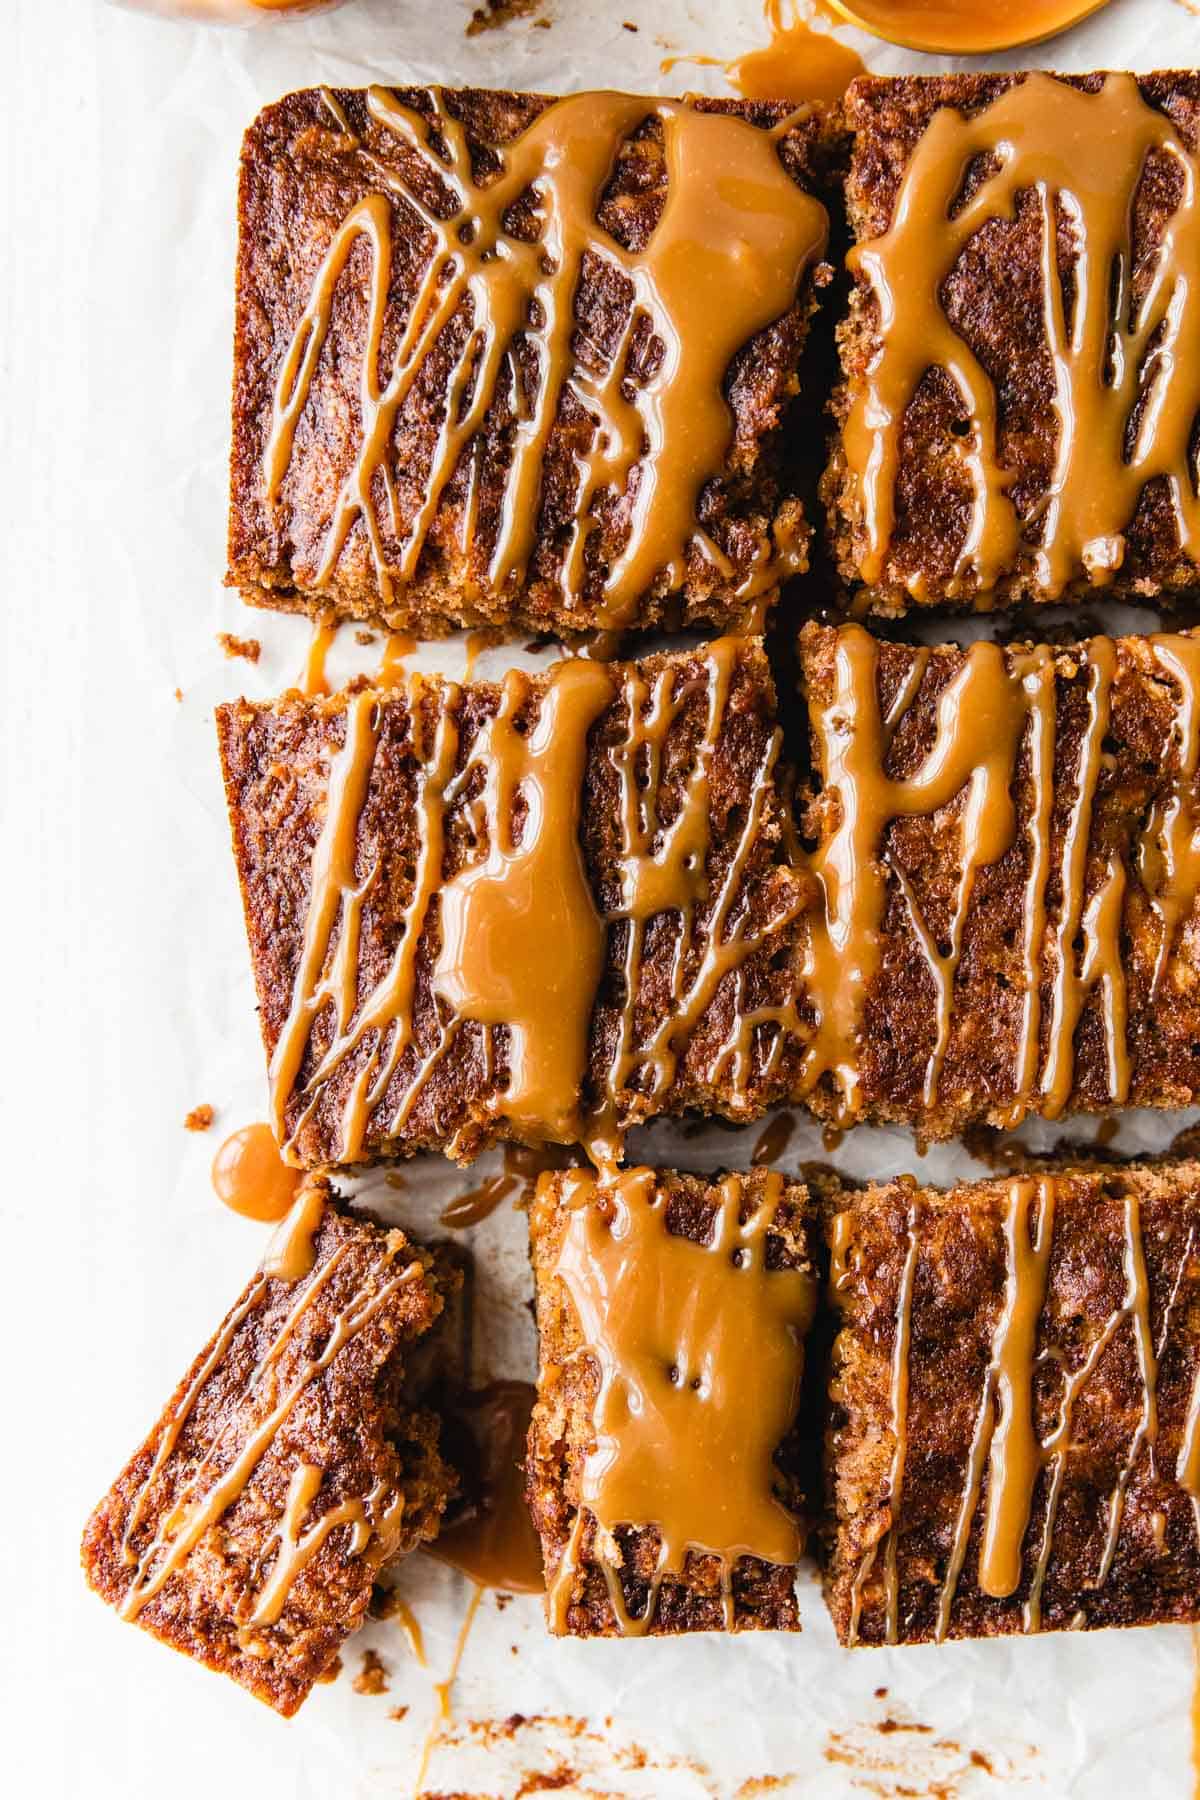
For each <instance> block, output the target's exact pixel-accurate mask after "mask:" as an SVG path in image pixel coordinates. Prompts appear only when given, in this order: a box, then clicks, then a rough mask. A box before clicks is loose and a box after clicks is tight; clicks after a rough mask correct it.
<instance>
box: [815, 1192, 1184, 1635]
mask: <svg viewBox="0 0 1200 1800" xmlns="http://www.w3.org/2000/svg"><path fill="white" fill-rule="evenodd" d="M1011 1185H1012V1184H1011V1183H1010V1182H1008V1181H998V1180H994V1181H985V1182H980V1183H978V1184H975V1185H966V1186H961V1187H957V1188H954V1189H953V1190H952V1191H950V1192H949V1193H941V1192H938V1191H936V1190H934V1189H929V1188H918V1187H917V1186H916V1184H915V1182H912V1181H911V1179H910V1178H904V1179H902V1180H900V1181H897V1182H893V1183H891V1184H889V1185H886V1186H881V1187H871V1188H868V1189H866V1190H863V1191H862V1192H860V1193H856V1194H848V1193H845V1192H843V1193H842V1194H840V1195H837V1194H835V1195H834V1196H833V1197H832V1206H831V1211H832V1212H834V1213H840V1214H841V1219H840V1221H839V1223H838V1224H836V1225H834V1224H833V1223H832V1220H831V1231H830V1236H831V1239H832V1241H833V1245H834V1269H835V1276H838V1277H839V1279H838V1280H837V1287H836V1290H835V1293H834V1299H835V1302H836V1303H837V1304H838V1305H839V1307H840V1331H839V1334H838V1336H837V1338H836V1341H835V1345H834V1350H833V1360H832V1371H831V1379H830V1389H829V1408H828V1416H827V1431H826V1490H827V1491H826V1502H827V1514H826V1519H827V1523H826V1526H825V1531H824V1541H823V1550H824V1557H825V1585H826V1595H827V1599H828V1602H829V1607H830V1611H831V1612H832V1614H833V1619H834V1624H835V1625H836V1627H837V1632H838V1636H839V1638H840V1640H841V1642H842V1643H843V1644H846V1643H848V1642H850V1641H851V1640H852V1639H854V1638H856V1640H857V1641H858V1642H860V1643H864V1644H878V1643H881V1642H884V1641H886V1640H887V1638H888V1631H887V1623H886V1618H887V1588H888V1581H887V1567H888V1561H889V1557H890V1555H891V1553H892V1552H893V1551H894V1554H895V1571H896V1579H895V1588H894V1601H895V1619H896V1630H895V1634H894V1635H895V1639H896V1641H899V1642H901V1643H917V1642H923V1641H927V1640H929V1639H931V1638H935V1637H937V1636H938V1635H939V1628H938V1621H939V1605H940V1603H941V1601H942V1597H943V1590H944V1584H945V1583H946V1580H947V1572H948V1569H949V1568H950V1565H951V1556H952V1547H953V1546H954V1544H955V1542H956V1539H957V1537H958V1520H959V1509H960V1506H961V1503H962V1496H963V1493H964V1491H965V1490H966V1487H967V1483H968V1479H969V1464H970V1452H971V1446H972V1442H973V1437H974V1434H975V1432H976V1431H977V1429H978V1424H979V1417H980V1403H981V1398H982V1395H983V1392H984V1385H985V1382H986V1380H987V1376H988V1369H989V1362H990V1359H991V1358H992V1356H993V1345H994V1341H995V1337H996V1333H997V1329H998V1322H999V1320H1000V1316H1001V1313H1002V1311H1003V1309H1004V1304H1005V1292H1006V1271H1007V1270H1008V1269H1009V1267H1010V1258H1009V1256H1008V1252H1007V1249H1006V1236H1005V1227H1006V1215H1007V1209H1008V1207H1009V1206H1010V1205H1011V1199H1010V1189H1011ZM1057 1189H1058V1191H1057V1196H1056V1201H1055V1206H1054V1214H1053V1221H1054V1224H1053V1234H1052V1237H1051V1240H1050V1253H1049V1262H1048V1268H1047V1273H1046V1283H1045V1293H1044V1300H1043V1302H1042V1304H1041V1306H1040V1308H1039V1310H1038V1314H1037V1326H1036V1336H1035V1340H1034V1353H1035V1356H1036V1363H1035V1364H1034V1367H1033V1375H1032V1386H1031V1389H1030V1392H1031V1395H1032V1400H1031V1407H1030V1410H1031V1415H1032V1420H1033V1424H1034V1427H1035V1430H1036V1433H1037V1437H1038V1439H1039V1440H1040V1441H1041V1442H1042V1443H1043V1444H1045V1443H1047V1442H1048V1441H1049V1440H1050V1439H1051V1436H1052V1433H1053V1432H1054V1430H1055V1427H1056V1424H1057V1423H1058V1421H1059V1419H1060V1415H1061V1407H1062V1402H1063V1394H1064V1387H1065V1384H1066V1383H1067V1382H1068V1381H1069V1380H1070V1379H1071V1378H1072V1376H1074V1375H1075V1374H1077V1372H1078V1371H1079V1370H1080V1368H1081V1366H1082V1364H1083V1363H1084V1361H1085V1359H1086V1357H1087V1356H1088V1353H1089V1351H1092V1350H1094V1348H1095V1346H1096V1345H1097V1343H1098V1341H1099V1340H1100V1338H1101V1335H1102V1333H1104V1331H1105V1328H1106V1326H1110V1324H1111V1321H1112V1320H1113V1319H1114V1317H1115V1316H1117V1315H1118V1314H1119V1312H1120V1309H1121V1308H1122V1306H1123V1305H1125V1304H1126V1302H1127V1301H1128V1299H1129V1296H1130V1292H1131V1263H1135V1262H1136V1256H1134V1257H1131V1244H1132V1248H1133V1249H1134V1251H1135V1252H1136V1249H1137V1247H1138V1246H1140V1251H1141V1254H1142V1256H1143V1258H1144V1278H1145V1285H1144V1289H1143V1291H1144V1294H1145V1295H1146V1297H1147V1301H1148V1311H1147V1318H1148V1327H1149V1329H1148V1339H1149V1343H1150V1345H1151V1356H1150V1362H1151V1364H1153V1363H1155V1362H1156V1364H1157V1367H1156V1369H1152V1378H1151V1383H1150V1388H1151V1391H1152V1394H1153V1398H1154V1408H1153V1409H1152V1410H1151V1415H1150V1416H1152V1418H1153V1421H1154V1423H1153V1424H1152V1426H1151V1428H1150V1430H1149V1431H1147V1430H1146V1426H1145V1421H1146V1418H1147V1411H1148V1409H1147V1405H1146V1401H1147V1383H1146V1381H1145V1379H1144V1377H1143V1372H1142V1369H1141V1368H1140V1367H1139V1356H1138V1343H1137V1333H1136V1330H1135V1324H1134V1321H1133V1320H1132V1319H1131V1318H1129V1317H1128V1316H1127V1317H1125V1318H1124V1319H1123V1320H1122V1322H1120V1323H1119V1325H1118V1326H1117V1328H1116V1329H1115V1330H1112V1332H1111V1336H1110V1340H1109V1342H1108V1344H1107V1347H1106V1348H1104V1349H1103V1350H1102V1352H1101V1354H1100V1355H1099V1357H1098V1358H1097V1359H1096V1361H1095V1364H1094V1367H1093V1369H1092V1371H1091V1373H1090V1375H1089V1376H1088V1378H1087V1379H1086V1380H1084V1381H1083V1382H1082V1384H1081V1385H1080V1386H1079V1388H1078V1392H1077V1394H1076V1396H1075V1399H1074V1404H1073V1409H1072V1412H1071V1416H1070V1428H1069V1430H1068V1432H1067V1433H1066V1434H1065V1445H1066V1448H1065V1455H1064V1458H1063V1462H1062V1467H1061V1474H1060V1486H1059V1490H1058V1493H1057V1498H1056V1500H1055V1502H1054V1517H1053V1530H1052V1535H1051V1539H1050V1549H1049V1553H1048V1557H1047V1560H1046V1562H1045V1576H1044V1583H1043V1585H1042V1588H1041V1592H1040V1607H1039V1608H1038V1609H1037V1610H1036V1611H1035V1612H1034V1614H1033V1616H1032V1617H1030V1614H1029V1608H1030V1606H1031V1600H1032V1597H1033V1596H1034V1595H1035V1593H1036V1589H1035V1570H1036V1567H1037V1563H1038V1560H1039V1557H1040V1555H1041V1554H1042V1552H1043V1547H1044V1543H1045V1538H1046V1521H1047V1513H1048V1507H1049V1505H1050V1501H1051V1493H1052V1487H1053V1483H1054V1474H1055V1469H1054V1463H1053V1460H1052V1459H1047V1460H1046V1462H1045V1463H1044V1465H1043V1466H1042V1468H1041V1469H1040V1472H1039V1474H1038V1477H1037V1479H1036V1481H1035V1483H1034V1485H1033V1490H1032V1504H1031V1506H1030V1509H1029V1516H1028V1526H1027V1529H1026V1530H1025V1532H1024V1536H1023V1540H1022V1542H1021V1549H1020V1579H1019V1582H1018V1584H1017V1586H1016V1588H1015V1589H1014V1591H1013V1592H1012V1593H1011V1594H1010V1595H1008V1596H1007V1597H1003V1598H996V1597H992V1596H991V1595H989V1594H987V1593H985V1592H983V1591H981V1588H980V1584H979V1568H980V1555H981V1542H982V1536H983V1521H984V1516H985V1512H986V1509H987V1504H988V1487H989V1479H990V1477H989V1471H988V1466H987V1464H986V1462H985V1464H984V1471H983V1475H982V1482H981V1493H980V1498H979V1504H978V1505H977V1507H976V1509H975V1511H974V1514H973V1516H972V1522H971V1528H970V1532H969V1536H968V1537H967V1540H966V1548H965V1556H964V1558H963V1561H962V1565H961V1571H960V1573H959V1576H958V1580H957V1584H956V1586H955V1588H954V1597H953V1602H952V1605H951V1606H950V1609H949V1613H948V1618H947V1619H946V1621H945V1626H944V1629H943V1632H942V1634H941V1635H946V1636H950V1637H982V1636H996V1635H1001V1634H1008V1633H1016V1632H1021V1631H1022V1630H1028V1629H1042V1630H1058V1629H1068V1628H1070V1629H1080V1628H1087V1629H1090V1628H1095V1627H1099V1626H1106V1625H1148V1624H1152V1623H1156V1622H1167V1621H1177V1622H1178V1621H1184V1620H1194V1619H1196V1618H1197V1617H1198V1616H1200V1549H1198V1542H1197V1515H1196V1510H1195V1501H1194V1498H1193V1495H1192V1492H1191V1491H1190V1490H1189V1489H1188V1488H1186V1487H1185V1485H1184V1482H1183V1481H1182V1480H1181V1477H1180V1470H1179V1465H1180V1463H1181V1460H1185V1455H1184V1444H1185V1438H1186V1435H1187V1423H1188V1416H1189V1409H1190V1408H1191V1406H1192V1399H1193V1392H1194V1384H1195V1379H1196V1374H1197V1369H1198V1367H1200V1254H1198V1251H1200V1164H1196V1163H1181V1164H1178V1165H1175V1166H1170V1165H1164V1166H1158V1167H1153V1168H1150V1167H1136V1166H1133V1167H1127V1168H1122V1169H1115V1168H1105V1167H1095V1168H1092V1169H1074V1170H1068V1171H1065V1172H1063V1173H1062V1174H1060V1175H1059V1176H1058V1178H1057ZM1131 1197H1132V1201H1131ZM1131 1218H1132V1219H1133V1221H1134V1225H1135V1230H1134V1232H1133V1233H1132V1237H1131V1234H1130V1231H1129V1221H1130V1219H1131ZM914 1222H915V1236H916V1244H917V1249H916V1259H915V1267H914V1268H913V1270H912V1273H911V1290H910V1291H911V1307H910V1310H909V1313H908V1329H909V1353H908V1357H907V1372H908V1386H907V1419H906V1437H907V1454H906V1456H905V1459H904V1465H903V1474H902V1482H901V1489H900V1504H899V1533H898V1535H896V1536H894V1537H892V1538H891V1539H889V1528H890V1527H891V1525H892V1523H893V1520H894V1518H895V1515H896V1509H895V1507H894V1506H893V1505H892V1504H891V1498H890V1496H891V1494H892V1482H893V1468H894V1464H893V1453H894V1449H895V1444H896V1431H895V1413H894V1406H893V1393H894V1388H893V1364H894V1357H895V1351H896V1338H897V1324H898V1321H899V1320H901V1319H903V1317H904V1304H903V1297H902V1289H903V1286H904V1271H905V1265H906V1262H907V1259H908V1252H909V1245H910V1242H911V1239H910V1231H912V1230H913V1228H914ZM1139 1430H1140V1431H1141V1436H1140V1437H1139ZM1192 1479H1193V1480H1194V1474H1193V1477H1192ZM1114 1495H1123V1499H1122V1500H1121V1501H1120V1504H1121V1511H1120V1515H1119V1518H1120V1524H1119V1531H1118V1534H1117V1538H1116V1544H1115V1549H1114V1550H1113V1551H1112V1552H1111V1563H1110V1566H1109V1567H1108V1570H1107V1573H1106V1574H1105V1575H1104V1578H1103V1579H1100V1578H1099V1577H1100V1574H1101V1572H1102V1570H1103V1569H1104V1563H1105V1552H1106V1543H1107V1540H1108V1536H1109V1529H1110V1525H1111V1521H1112V1517H1113V1512H1112V1508H1113V1504H1114ZM872 1552H874V1554H872ZM864 1567H865V1569H866V1573H865V1575H863V1576H862V1577H861V1582H860V1592H859V1601H858V1607H857V1629H855V1624H854V1617H855V1612H856V1602H855V1586H856V1576H859V1574H860V1571H862V1570H863V1569H864Z"/></svg>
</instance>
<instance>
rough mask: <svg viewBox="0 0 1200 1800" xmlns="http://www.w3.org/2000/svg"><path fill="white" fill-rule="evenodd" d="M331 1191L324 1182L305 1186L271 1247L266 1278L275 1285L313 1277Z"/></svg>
mask: <svg viewBox="0 0 1200 1800" xmlns="http://www.w3.org/2000/svg"><path fill="white" fill-rule="evenodd" d="M328 1200H329V1187H328V1185H327V1183H326V1182H325V1181H324V1180H322V1179H321V1178H319V1177H318V1178H316V1179H314V1180H312V1181H308V1182H304V1183H303V1184H302V1185H301V1187H300V1189H299V1191H298V1192H297V1194H296V1198H295V1200H294V1201H293V1202H292V1207H291V1211H290V1212H289V1213H288V1214H287V1216H286V1218H284V1219H282V1220H281V1221H280V1224H279V1226H278V1228H277V1230H276V1232H275V1234H274V1236H273V1237H272V1239H271V1241H270V1243H269V1244H268V1245H267V1254H266V1255H265V1256H264V1258H263V1265H262V1268H263V1274H264V1275H269V1276H271V1277H272V1279H273V1280H275V1281H302V1280H303V1279H304V1277H305V1276H306V1275H310V1274H311V1273H312V1266H313V1263H314V1262H315V1260H316V1254H317V1249H316V1236H317V1233H318V1231H319V1230H320V1229H321V1221H322V1219H323V1218H324V1217H325V1207H326V1204H327V1202H328Z"/></svg>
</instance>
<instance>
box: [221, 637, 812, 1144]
mask: <svg viewBox="0 0 1200 1800" xmlns="http://www.w3.org/2000/svg"><path fill="white" fill-rule="evenodd" d="M217 725H218V732H219V736H220V744H221V756H222V762H223V765H224V771H225V783H226V790H227V793H228V798H229V810H230V818H231V821H232V826H233V839H234V850H235V855H236V860H237V867H238V874H239V878H240V881H241V886H242V894H243V899H244V902H245V913H246V924H247V931H248V935H249V940H250V951H251V960H252V962H253V966H254V974H255V980H256V983H257V988H258V999H259V1009H260V1014H261V1023H262V1030H263V1037H264V1042H265V1047H266V1051H267V1056H268V1059H269V1062H270V1069H271V1082H272V1101H273V1112H274V1123H275V1127H276V1134H277V1137H278V1139H279V1141H280V1142H281V1143H283V1144H285V1146H286V1154H287V1155H288V1156H289V1158H290V1159H291V1160H293V1161H295V1162H299V1163H303V1164H307V1165H309V1166H315V1167H321V1166H323V1165H330V1164H335V1163H343V1164H344V1163H355V1162H363V1161H370V1160H372V1159H373V1158H376V1157H379V1156H395V1155H406V1154H409V1153H411V1152H412V1151H414V1150H418V1149H438V1150H445V1151H447V1152H448V1153H449V1154H450V1155H452V1156H455V1157H457V1158H459V1159H460V1160H469V1159H470V1158H471V1157H473V1156H474V1155H476V1154H477V1153H478V1151H479V1150H480V1149H482V1148H483V1147H484V1146H485V1145H486V1144H487V1143H488V1142H490V1141H491V1140H492V1139H494V1138H497V1137H499V1138H506V1139H510V1140H522V1141H527V1142H533V1143H540V1142H545V1141H556V1142H563V1143H576V1142H585V1141H591V1142H594V1143H598V1144H608V1145H609V1146H610V1148H611V1146H612V1145H613V1144H614V1143H615V1142H616V1141H617V1139H619V1137H620V1134H621V1132H622V1131H623V1130H624V1128H625V1127H626V1126H627V1125H630V1124H633V1123H637V1122H639V1121H640V1120H642V1119H646V1118H650V1117H653V1116H654V1115H655V1114H658V1113H662V1112H681V1111H684V1110H687V1109H695V1110H699V1111H705V1112H715V1113H719V1114H721V1115H722V1116H725V1117H730V1118H753V1117H756V1116H757V1115H758V1114H759V1113H761V1112H763V1111H764V1110H765V1109H766V1108H767V1107H768V1106H769V1105H771V1104H772V1103H773V1102H774V1101H776V1100H779V1099H782V1098H784V1097H785V1096H786V1094H787V1092H788V1090H789V1087H790V1083H791V1081H792V1079H793V1077H794V1074H795V1069H796V1066H797V1063H798V1057H799V1052H800V1047H801V1046H800V1038H799V1035H798V1033H799V1019H798V1016H797V1014H796V1011H795V1004H794V1002H795V996H796V991H797V980H798V970H797V968H796V967H795V966H793V965H794V962H795V958H796V957H797V956H798V955H799V932H800V917H801V914H802V913H803V911H804V908H805V906H806V905H807V904H808V902H809V899H810V896H811V893H812V883H811V882H810V880H809V878H808V877H807V876H806V875H805V874H804V872H803V871H802V870H801V869H800V868H799V867H797V866H796V864H795V861H794V858H793V856H792V854H791V851H790V849H789V844H790V833H791V821H790V815H789V812H788V807H787V805H786V804H785V798H784V793H783V788H782V781H783V775H782V771H780V770H779V768H778V755H779V748H780V734H779V730H778V728H777V726H776V724H775V719H774V689H773V686H772V683H771V676H770V671H769V668H768V665H767V662H766V658H765V657H764V655H763V652H762V646H761V645H760V644H758V643H756V642H753V641H750V640H735V639H732V638H723V639H720V640H716V641H714V642H713V643H710V644H709V645H707V646H703V647H701V648H698V649H695V650H690V651H685V652H680V653H679V654H676V655H662V656H656V657H649V658H646V659H644V660H643V661H641V662H637V663H628V664H620V663H615V664H607V665H602V664H599V663H595V662H591V661H588V660H587V659H584V658H567V659H564V660H562V661H560V662H559V663H557V664H556V665H555V666H554V667H553V668H551V670H550V671H549V672H548V673H547V674H545V675H537V676H531V675H527V674H523V673H521V672H520V671H516V670H513V671H511V672H510V673H509V674H508V675H507V676H506V677H505V679H504V682H503V684H501V685H496V684H491V683H486V682H483V683H477V684H473V685H466V686H462V687H458V686H454V685H451V684H448V683H444V682H440V681H432V680H425V679H422V678H417V679H415V680H414V681H413V682H412V683H410V684H409V685H408V686H406V687H400V688H391V689H386V690H383V689H379V690H376V689H371V688H369V687H361V688H357V689H354V690H352V691H349V692H347V693H344V694H340V695H337V696H335V697H334V698H332V699H306V698H303V697H302V696H299V695H297V694H288V695H285V696H284V697H283V698H282V699H281V700H278V701H276V702H274V703H273V704H258V705H254V704H250V703H248V702H246V701H241V702H238V703H236V704H233V705H229V706H224V707H220V708H218V711H217Z"/></svg>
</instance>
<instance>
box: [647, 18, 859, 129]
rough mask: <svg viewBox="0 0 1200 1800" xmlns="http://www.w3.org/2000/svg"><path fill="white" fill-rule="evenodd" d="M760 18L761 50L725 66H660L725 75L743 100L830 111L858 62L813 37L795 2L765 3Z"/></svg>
mask: <svg viewBox="0 0 1200 1800" xmlns="http://www.w3.org/2000/svg"><path fill="white" fill-rule="evenodd" d="M763 18H764V21H765V23H766V26H767V29H768V31H769V32H770V34H771V37H770V42H769V43H767V44H764V45H763V47H762V48H761V49H760V50H748V51H747V52H746V54H745V55H744V56H738V57H735V58H733V59H732V60H731V61H729V62H725V61H723V60H722V59H721V58H720V57H717V56H670V57H668V58H667V59H666V61H665V62H663V63H662V64H661V65H660V66H661V68H662V71H663V73H664V75H665V74H668V73H669V72H670V70H671V69H673V68H674V67H675V66H676V65H677V64H678V63H689V62H690V63H699V64H701V65H702V66H704V67H708V68H717V69H723V70H724V71H725V74H726V76H727V77H728V79H729V82H730V84H731V86H733V87H735V88H736V89H737V91H738V93H739V94H744V95H745V97H746V99H747V100H812V101H816V102H817V103H818V104H820V105H824V106H829V105H832V104H833V103H834V102H835V101H838V100H840V99H841V98H842V96H843V94H844V93H845V92H846V89H847V88H848V87H849V86H850V83H851V82H852V81H853V80H854V78H855V76H856V75H864V74H865V73H866V70H865V68H864V67H863V62H862V58H861V57H860V56H857V55H856V54H855V52H854V51H853V50H851V48H850V46H849V45H848V44H843V43H842V42H841V41H840V40H839V39H838V38H835V37H834V36H833V34H832V33H831V32H829V31H814V30H813V28H812V26H811V25H810V24H809V23H808V21H807V19H805V18H804V16H803V15H802V13H801V11H800V6H799V0H791V3H790V5H789V4H788V0H765V4H764V6H763Z"/></svg>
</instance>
